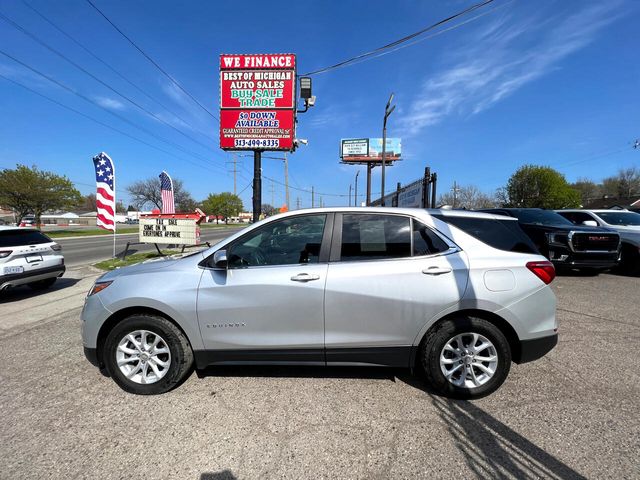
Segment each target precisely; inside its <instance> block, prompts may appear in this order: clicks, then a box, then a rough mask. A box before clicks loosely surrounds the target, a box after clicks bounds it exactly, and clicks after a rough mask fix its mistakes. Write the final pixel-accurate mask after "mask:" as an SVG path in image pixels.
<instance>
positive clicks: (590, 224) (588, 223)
mask: <svg viewBox="0 0 640 480" xmlns="http://www.w3.org/2000/svg"><path fill="white" fill-rule="evenodd" d="M582 225H586V226H587V227H597V226H598V222H596V221H595V220H585V221H584V222H582Z"/></svg>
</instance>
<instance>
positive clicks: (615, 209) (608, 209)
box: [556, 208, 636, 213]
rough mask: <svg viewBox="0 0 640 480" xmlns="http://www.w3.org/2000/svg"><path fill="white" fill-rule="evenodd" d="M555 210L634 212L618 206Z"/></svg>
mask: <svg viewBox="0 0 640 480" xmlns="http://www.w3.org/2000/svg"><path fill="white" fill-rule="evenodd" d="M556 212H558V213H560V212H593V213H614V212H615V213H618V212H621V213H625V212H626V213H636V212H632V211H631V210H627V209H626V208H625V209H620V208H565V209H562V210H556Z"/></svg>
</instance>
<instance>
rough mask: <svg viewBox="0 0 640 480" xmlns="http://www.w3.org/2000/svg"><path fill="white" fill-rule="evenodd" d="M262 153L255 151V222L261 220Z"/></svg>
mask: <svg viewBox="0 0 640 480" xmlns="http://www.w3.org/2000/svg"><path fill="white" fill-rule="evenodd" d="M261 163H262V152H260V150H254V151H253V222H254V223H255V222H257V221H259V220H260V208H261V206H262V166H261Z"/></svg>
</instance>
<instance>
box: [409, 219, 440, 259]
mask: <svg viewBox="0 0 640 480" xmlns="http://www.w3.org/2000/svg"><path fill="white" fill-rule="evenodd" d="M447 250H449V245H447V244H446V243H445V241H444V240H442V239H441V238H440V237H439V236H438V235H436V233H435V232H434V231H433V230H431V229H430V228H429V227H427V226H426V225H425V224H424V223H420V222H418V221H417V220H413V254H414V255H416V256H420V255H433V254H435V253H440V252H446V251H447Z"/></svg>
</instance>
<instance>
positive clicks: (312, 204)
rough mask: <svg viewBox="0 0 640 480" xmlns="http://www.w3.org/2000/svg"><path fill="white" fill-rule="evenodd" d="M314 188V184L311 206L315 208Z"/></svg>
mask: <svg viewBox="0 0 640 480" xmlns="http://www.w3.org/2000/svg"><path fill="white" fill-rule="evenodd" d="M314 195H315V194H314V190H313V186H312V187H311V208H314V206H315V203H314V202H315V198H314Z"/></svg>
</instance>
